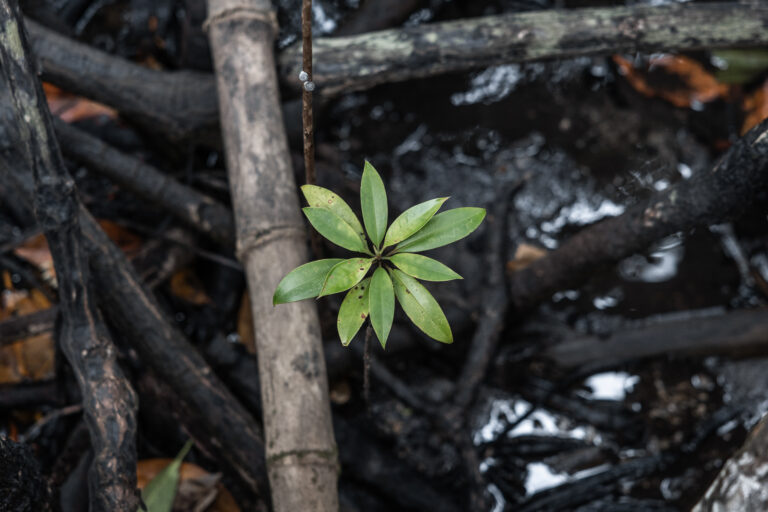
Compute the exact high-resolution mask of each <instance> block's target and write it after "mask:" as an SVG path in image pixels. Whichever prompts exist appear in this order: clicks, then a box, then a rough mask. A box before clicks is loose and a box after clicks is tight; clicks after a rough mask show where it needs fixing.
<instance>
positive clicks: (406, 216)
mask: <svg viewBox="0 0 768 512" xmlns="http://www.w3.org/2000/svg"><path fill="white" fill-rule="evenodd" d="M447 199H448V198H447V197H440V198H438V199H430V200H429V201H424V202H423V203H419V204H417V205H416V206H411V207H410V208H408V209H407V210H405V211H404V212H403V213H401V214H400V216H399V217H398V218H396V219H395V220H394V221H393V222H392V225H391V226H389V229H388V230H387V236H385V237H384V244H383V247H389V246H390V245H394V244H396V243H398V242H401V241H403V240H405V239H406V238H408V237H409V236H411V235H412V234H414V233H416V232H417V231H418V230H420V229H421V228H423V227H424V225H425V224H426V223H427V222H429V219H431V218H432V216H433V215H434V214H435V213H436V212H437V210H439V209H440V207H441V206H442V205H443V203H444V202H445V201H446V200H447Z"/></svg>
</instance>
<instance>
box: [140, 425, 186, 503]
mask: <svg viewBox="0 0 768 512" xmlns="http://www.w3.org/2000/svg"><path fill="white" fill-rule="evenodd" d="M190 448H192V441H191V440H190V441H187V444H185V445H184V448H182V449H181V451H180V452H179V454H178V455H176V458H175V459H173V462H171V463H170V464H168V465H167V466H166V467H165V468H163V470H162V471H160V472H159V473H158V474H157V475H155V478H153V479H152V481H150V482H149V483H148V484H147V486H146V487H144V489H143V490H142V491H141V499H142V500H143V501H144V504H145V505H146V506H147V512H171V509H172V508H173V500H174V499H176V489H177V488H178V486H179V469H180V468H181V462H182V461H183V460H184V457H186V456H187V453H189V450H190Z"/></svg>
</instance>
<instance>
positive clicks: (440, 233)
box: [395, 208, 485, 252]
mask: <svg viewBox="0 0 768 512" xmlns="http://www.w3.org/2000/svg"><path fill="white" fill-rule="evenodd" d="M484 218H485V208H454V209H453V210H448V211H447V212H443V213H438V214H437V215H435V216H434V217H432V219H431V220H430V221H429V222H427V223H426V224H425V225H424V227H423V228H421V229H420V230H419V231H417V232H416V233H415V234H413V235H412V236H411V237H410V238H407V239H406V240H404V241H402V242H400V243H399V244H398V245H397V247H395V250H396V251H398V252H421V251H428V250H430V249H436V248H438V247H442V246H444V245H448V244H451V243H453V242H455V241H457V240H461V239H462V238H464V237H465V236H467V235H469V234H470V233H472V232H473V231H474V230H476V229H477V227H478V226H479V225H480V223H481V222H483V219H484Z"/></svg>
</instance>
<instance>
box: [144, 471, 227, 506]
mask: <svg viewBox="0 0 768 512" xmlns="http://www.w3.org/2000/svg"><path fill="white" fill-rule="evenodd" d="M171 462H173V459H145V460H140V461H139V463H138V464H137V467H136V475H137V477H138V487H139V489H143V488H144V486H145V485H147V484H148V483H149V482H150V481H151V480H152V479H153V478H154V477H155V476H156V475H157V474H158V473H159V472H160V471H162V470H163V469H164V468H165V467H166V466H167V465H168V464H170V463H171ZM179 475H180V477H181V480H180V482H179V489H178V491H177V493H176V499H175V501H174V504H173V510H174V511H178V512H198V511H199V512H203V511H205V512H240V507H238V505H237V502H236V501H235V499H234V498H233V497H232V495H231V494H230V493H229V491H228V490H227V489H226V488H225V487H224V486H223V485H222V484H221V482H220V480H221V475H219V474H216V473H209V472H208V471H206V470H204V469H203V468H201V467H200V466H198V465H197V464H192V463H190V462H184V463H183V464H182V465H181V469H180V471H179Z"/></svg>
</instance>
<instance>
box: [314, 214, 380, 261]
mask: <svg viewBox="0 0 768 512" xmlns="http://www.w3.org/2000/svg"><path fill="white" fill-rule="evenodd" d="M302 211H303V212H304V215H306V216H307V218H308V219H309V222H310V224H312V226H313V227H314V228H315V229H316V230H317V232H318V233H320V234H321V235H323V236H324V237H325V238H327V239H328V240H330V241H331V242H333V243H335V244H336V245H338V246H341V247H343V248H345V249H349V250H350V251H357V252H364V253H367V254H370V251H369V250H368V247H367V246H366V244H365V241H363V240H362V239H361V238H360V235H359V234H358V233H357V232H356V231H355V230H354V229H353V228H352V226H350V225H349V224H347V223H346V222H344V220H343V219H342V218H341V217H339V216H338V215H336V214H335V213H333V212H332V211H331V210H328V209H326V208H314V207H306V208H302Z"/></svg>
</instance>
